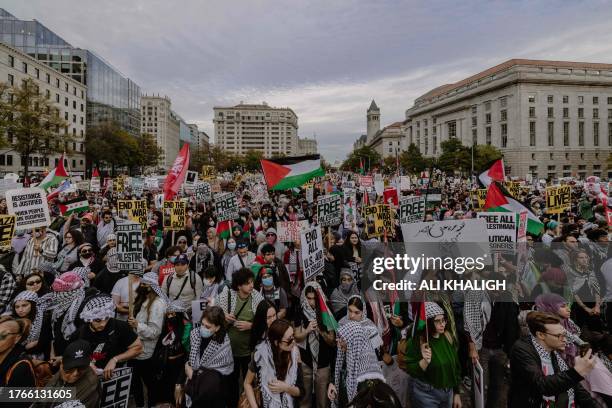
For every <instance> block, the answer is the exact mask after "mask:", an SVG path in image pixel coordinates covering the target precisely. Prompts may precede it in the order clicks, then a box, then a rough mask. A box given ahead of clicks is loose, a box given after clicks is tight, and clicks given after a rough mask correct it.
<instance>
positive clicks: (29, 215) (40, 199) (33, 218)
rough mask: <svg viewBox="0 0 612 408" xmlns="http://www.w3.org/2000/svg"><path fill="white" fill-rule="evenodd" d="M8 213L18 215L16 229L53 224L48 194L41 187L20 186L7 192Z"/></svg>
mask: <svg viewBox="0 0 612 408" xmlns="http://www.w3.org/2000/svg"><path fill="white" fill-rule="evenodd" d="M6 205H7V207H8V213H9V214H11V215H14V216H15V217H16V221H15V228H16V229H18V230H19V229H30V228H37V227H47V226H49V225H51V217H50V216H49V206H48V204H47V195H46V194H45V192H44V191H43V190H42V189H40V188H36V187H34V188H20V189H15V190H9V191H7V192H6Z"/></svg>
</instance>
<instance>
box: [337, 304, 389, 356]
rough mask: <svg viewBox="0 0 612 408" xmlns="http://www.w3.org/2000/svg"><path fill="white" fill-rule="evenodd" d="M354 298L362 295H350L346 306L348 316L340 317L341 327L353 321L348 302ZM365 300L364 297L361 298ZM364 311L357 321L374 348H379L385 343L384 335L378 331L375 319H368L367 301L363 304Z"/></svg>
mask: <svg viewBox="0 0 612 408" xmlns="http://www.w3.org/2000/svg"><path fill="white" fill-rule="evenodd" d="M353 298H359V299H361V296H359V295H353V296H351V297H349V299H348V300H347V302H346V304H345V306H346V316H344V317H343V318H342V319H340V321H339V322H338V325H339V326H340V327H342V326H345V325H347V324H349V323H351V322H353V321H352V320H350V319H349V315H348V313H349V311H348V303H349V302H350V300H351V299H353ZM361 300H362V301H363V299H361ZM363 306H364V307H363V313H362V315H361V320H360V321H359V322H356V323H358V324H360V325H361V326H362V327H363V329H364V331H365V333H366V334H367V336H368V339H369V340H370V343H371V344H372V348H374V350H377V349H378V348H380V347H381V346H382V345H383V340H382V335H381V333H380V332H379V331H378V327H377V326H376V325H375V324H374V322H373V321H371V320H370V319H368V312H367V310H368V309H367V308H366V307H365V302H364V304H363Z"/></svg>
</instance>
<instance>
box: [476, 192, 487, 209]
mask: <svg viewBox="0 0 612 408" xmlns="http://www.w3.org/2000/svg"><path fill="white" fill-rule="evenodd" d="M476 201H477V204H478V205H477V206H476V208H478V209H479V210H482V209H483V208H484V206H485V202H486V201H487V189H486V188H479V189H478V190H476Z"/></svg>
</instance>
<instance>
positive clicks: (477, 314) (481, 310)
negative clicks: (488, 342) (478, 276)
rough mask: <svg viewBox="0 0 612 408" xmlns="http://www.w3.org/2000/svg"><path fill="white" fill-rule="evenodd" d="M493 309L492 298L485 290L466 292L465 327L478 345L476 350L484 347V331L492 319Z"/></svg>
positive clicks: (464, 306) (464, 307)
mask: <svg viewBox="0 0 612 408" xmlns="http://www.w3.org/2000/svg"><path fill="white" fill-rule="evenodd" d="M492 309H493V305H492V304H491V299H490V298H489V295H488V294H487V293H486V292H485V291H475V290H471V291H468V292H466V294H465V303H464V305H463V319H464V328H465V330H466V331H467V332H468V333H470V338H471V339H472V342H474V344H475V345H476V350H480V349H481V348H482V339H483V335H484V331H485V328H486V327H487V324H488V323H489V320H490V319H491V311H492Z"/></svg>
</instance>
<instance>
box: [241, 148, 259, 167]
mask: <svg viewBox="0 0 612 408" xmlns="http://www.w3.org/2000/svg"><path fill="white" fill-rule="evenodd" d="M263 157H264V154H263V152H262V151H260V150H248V151H247V152H246V153H245V154H244V156H243V157H242V160H241V161H242V165H243V166H244V168H245V169H246V170H248V171H255V170H258V169H259V168H260V167H261V165H260V164H259V161H260V160H261V159H263Z"/></svg>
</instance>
